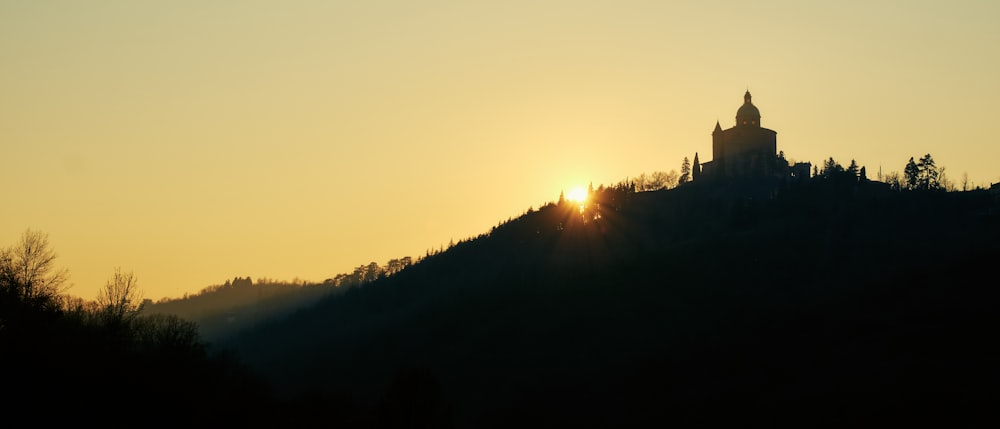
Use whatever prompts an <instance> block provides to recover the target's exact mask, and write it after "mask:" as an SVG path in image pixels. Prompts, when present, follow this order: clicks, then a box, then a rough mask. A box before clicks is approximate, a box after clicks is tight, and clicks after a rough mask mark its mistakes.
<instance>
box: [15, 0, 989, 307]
mask: <svg viewBox="0 0 1000 429" xmlns="http://www.w3.org/2000/svg"><path fill="white" fill-rule="evenodd" d="M998 21H1000V2H997V1H952V2H942V1H934V2H930V1H857V2H851V1H847V2H802V1H758V2H744V1H699V2H671V1H624V0H616V1H586V0H577V1H503V2H498V1H490V2H473V1H455V2H443V1H281V2H278V1H249V0H240V1H223V0H214V1H204V0H200V1H161V2H140V1H104V0H101V1H65V2H63V1H45V0H30V1H16V0H8V1H4V2H0V183H3V187H2V194H3V195H2V197H0V201H2V204H0V246H8V245H11V244H13V243H14V242H16V241H17V239H18V238H19V236H20V235H21V233H22V232H24V230H25V229H28V228H31V229H35V230H40V231H43V232H45V233H48V235H49V240H50V244H51V245H52V247H53V248H54V249H55V250H56V252H57V253H58V254H59V258H58V259H57V262H58V264H59V266H61V267H66V268H68V269H69V274H70V282H71V283H73V287H72V288H71V289H70V290H69V293H70V294H71V295H75V296H79V297H82V298H86V299H93V298H94V297H96V295H97V291H98V289H99V288H100V287H101V286H102V285H103V284H104V282H105V281H106V280H107V279H108V278H109V277H110V276H111V275H112V274H113V272H114V269H115V268H116V267H121V268H123V269H125V270H132V271H134V273H135V274H136V275H137V277H138V279H139V284H140V286H141V287H142V289H143V290H144V292H145V295H146V297H148V298H152V299H154V300H157V299H160V298H164V297H179V296H181V295H183V294H184V293H186V292H187V293H194V292H197V291H198V290H200V289H202V288H204V287H205V286H208V285H212V284H220V283H223V282H224V281H226V280H227V279H231V278H233V277H237V276H239V277H246V276H250V277H252V278H253V279H257V278H260V277H267V278H273V279H278V280H292V279H294V278H296V277H297V278H300V279H305V280H310V281H322V280H323V279H324V278H327V277H331V276H333V275H335V274H337V273H342V272H349V271H351V270H352V269H353V268H354V267H355V266H358V265H361V264H367V263H368V262H372V261H375V262H378V263H380V264H384V263H385V262H386V261H387V260H388V259H390V258H397V257H402V256H413V257H418V256H421V255H423V254H424V253H425V251H426V250H427V249H429V248H437V247H439V246H441V245H447V243H448V242H449V240H452V239H454V240H455V241H458V240H460V239H463V238H467V237H470V236H474V235H477V234H480V233H483V232H487V231H488V230H489V229H490V227H492V226H494V225H496V224H498V223H499V222H501V221H503V220H506V219H507V218H510V217H516V216H518V215H520V214H521V213H523V212H524V211H525V210H527V209H528V208H529V207H538V206H540V205H542V204H544V203H546V202H549V201H553V200H555V199H556V198H558V195H559V192H560V191H563V190H566V191H568V190H569V189H571V188H573V187H575V186H586V185H587V184H588V183H593V184H594V186H595V187H596V186H598V185H600V184H606V185H610V184H614V183H617V182H619V181H621V180H624V179H626V178H627V177H630V176H636V175H638V174H640V173H651V172H653V171H658V170H662V171H669V170H679V169H680V165H681V161H682V159H683V158H684V157H689V158H693V156H694V154H695V152H698V153H699V157H700V159H701V161H702V162H705V161H709V160H711V135H710V134H711V132H712V129H713V128H714V126H715V122H716V120H718V121H720V122H721V124H722V126H723V128H728V127H731V126H733V123H734V116H735V114H736V109H737V108H738V107H739V106H740V104H741V103H742V102H743V93H744V92H745V91H746V90H747V89H749V90H750V92H751V93H752V94H753V101H754V104H755V105H756V106H757V107H758V108H759V109H760V111H761V115H762V125H763V126H764V127H767V128H770V129H773V130H775V131H777V133H778V137H777V138H778V140H777V142H778V149H780V150H783V151H784V152H785V154H786V156H787V157H788V158H791V159H792V160H795V161H809V162H812V163H814V164H816V163H821V162H822V161H823V160H824V159H826V158H829V157H833V158H834V159H836V160H837V161H839V162H841V163H842V164H844V165H847V164H848V163H850V161H851V159H855V160H857V162H858V163H859V164H860V165H864V166H866V167H867V171H868V175H869V176H870V177H875V176H876V175H877V172H878V171H879V169H880V168H881V169H882V170H883V171H884V172H888V171H902V169H903V165H904V164H905V163H906V161H907V160H908V159H909V158H910V157H911V156H912V157H916V158H919V157H920V156H922V155H924V154H926V153H930V154H931V155H932V156H933V157H934V159H935V160H936V161H937V164H938V165H939V166H943V167H945V171H946V174H947V176H948V177H949V178H950V179H951V180H953V181H955V182H958V181H960V180H961V178H962V175H963V174H967V177H968V180H969V181H971V182H972V183H974V184H975V185H981V186H989V185H990V184H991V183H995V182H1000V167H998V160H1000V134H998V133H997V131H996V130H994V129H993V127H994V126H995V125H996V123H997V116H998V115H1000V78H998V76H1000V49H998V46H1000V25H998V24H997V22H998Z"/></svg>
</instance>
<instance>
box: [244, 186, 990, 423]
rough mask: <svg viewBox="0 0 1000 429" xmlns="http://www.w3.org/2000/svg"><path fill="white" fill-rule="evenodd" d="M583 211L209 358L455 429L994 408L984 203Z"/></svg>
mask: <svg viewBox="0 0 1000 429" xmlns="http://www.w3.org/2000/svg"><path fill="white" fill-rule="evenodd" d="M774 195H777V196H774ZM598 201H600V202H601V205H600V208H599V209H598V208H592V209H589V210H587V211H586V212H585V213H583V214H581V212H580V210H579V209H578V208H577V207H572V206H569V205H550V206H546V207H543V208H542V209H540V210H538V211H533V212H530V213H528V214H526V215H524V216H522V217H521V218H518V219H515V220H513V221H511V222H508V223H505V224H503V225H501V226H499V227H497V228H495V229H494V230H493V231H491V233H489V234H485V235H483V236H481V237H478V238H476V239H474V240H469V241H465V242H462V243H459V244H458V245H456V246H455V247H453V248H451V249H450V250H448V251H447V252H445V253H443V254H440V255H436V256H433V257H430V258H426V259H424V260H423V261H421V262H420V263H418V264H416V265H414V266H412V267H410V268H407V269H405V270H403V271H402V272H400V273H398V274H396V275H394V276H392V277H389V278H386V279H382V280H379V281H376V282H374V283H371V284H369V285H368V286H366V287H363V288H357V289H353V290H349V291H347V292H346V293H344V294H342V295H340V296H335V297H331V298H329V299H326V300H323V301H321V302H320V303H319V304H318V305H316V306H314V307H310V308H309V309H306V310H302V311H299V312H297V313H295V314H294V315H292V316H291V317H288V318H287V319H284V320H282V321H277V322H275V323H272V324H269V325H266V326H263V327H261V328H259V329H256V330H254V331H252V332H250V333H248V334H247V335H244V336H242V337H240V338H236V339H234V340H233V341H232V342H231V343H229V344H228V345H229V346H230V347H232V348H234V349H235V350H237V351H238V352H239V353H240V354H241V356H242V357H243V358H244V359H245V361H246V362H247V363H248V364H249V365H251V366H252V367H254V368H256V369H258V370H259V371H261V372H262V373H264V374H266V375H267V376H269V377H270V378H271V379H272V380H273V381H274V382H275V383H276V385H277V386H278V387H279V388H281V389H282V390H283V391H285V392H288V393H289V394H299V393H301V392H312V393H313V394H316V395H320V396H321V397H330V398H332V397H334V396H332V395H348V396H351V397H354V398H358V399H359V400H361V401H366V402H371V403H375V402H376V401H379V400H380V399H386V398H385V397H383V394H384V393H385V392H388V393H385V394H386V395H388V399H386V400H385V401H383V403H390V404H391V403H394V402H393V401H396V402H407V399H406V398H410V401H409V402H407V403H408V404H410V405H408V406H411V407H416V408H417V409H420V410H422V412H425V413H430V414H433V415H437V416H444V417H442V419H446V420H452V421H454V422H455V424H456V425H457V426H459V427H510V426H524V425H539V424H542V425H545V424H552V425H556V426H567V425H570V424H573V425H578V426H592V427H612V426H613V427H621V426H628V425H633V424H634V425H640V426H645V425H649V424H657V425H663V424H679V425H683V426H710V425H714V424H719V423H752V424H754V425H764V426H812V427H815V426H831V427H843V426H848V425H850V426H858V425H862V426H870V425H875V424H880V423H892V424H899V423H901V422H907V421H912V422H921V423H927V422H928V421H932V420H934V419H938V420H940V421H941V422H951V423H955V419H959V420H961V419H966V420H972V419H977V418H981V417H985V416H986V415H987V413H988V410H989V409H990V408H989V407H990V406H991V405H992V403H993V401H994V400H995V399H997V398H996V394H995V393H994V388H995V386H996V385H997V384H996V383H997V381H998V373H997V370H996V369H995V368H994V367H993V363H994V360H993V359H994V358H995V356H994V355H992V354H990V350H989V346H990V344H989V343H990V338H992V334H993V332H994V327H996V326H997V324H996V322H997V316H996V314H995V311H993V308H992V307H993V303H995V302H996V299H997V298H998V295H1000V293H998V292H997V288H996V286H997V280H996V271H995V268H993V267H992V265H991V263H992V262H993V261H996V260H997V256H1000V245H998V243H1000V240H998V238H1000V221H998V216H996V214H995V213H996V211H997V208H996V203H995V201H994V200H991V197H990V195H988V194H987V193H986V192H980V191H976V192H964V193H896V192H889V191H887V190H885V189H884V188H882V187H880V186H878V184H876V183H869V184H862V185H858V186H847V187H845V186H843V185H837V184H830V183H823V182H821V181H816V182H812V183H809V184H807V185H804V186H802V187H798V188H794V189H786V190H784V191H782V192H780V193H777V194H774V193H770V192H765V193H759V194H752V193H747V189H735V188H725V187H712V188H709V187H703V186H694V185H690V186H685V187H682V188H679V189H675V190H672V191H662V192H647V193H637V194H632V193H614V192H608V193H604V194H601V195H599V198H598ZM595 206H596V205H595ZM394 377H395V378H394ZM390 386H391V387H390ZM323 395H330V396H323ZM337 397H339V396H337ZM393 398H395V399H393ZM400 398H402V399H400ZM416 398H421V399H416ZM414 404H416V405H414ZM959 423H960V421H959Z"/></svg>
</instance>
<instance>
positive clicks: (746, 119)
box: [736, 91, 760, 127]
mask: <svg viewBox="0 0 1000 429" xmlns="http://www.w3.org/2000/svg"><path fill="white" fill-rule="evenodd" d="M736 125H737V126H741V125H751V126H758V127H759V126H760V110H757V106H754V105H753V103H751V102H750V91H747V93H746V94H744V95H743V105H742V106H740V109H739V110H737V111H736Z"/></svg>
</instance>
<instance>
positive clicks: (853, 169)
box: [845, 159, 859, 179]
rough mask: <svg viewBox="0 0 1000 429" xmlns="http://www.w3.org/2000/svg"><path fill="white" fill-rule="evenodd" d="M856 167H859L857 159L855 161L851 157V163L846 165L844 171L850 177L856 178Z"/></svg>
mask: <svg viewBox="0 0 1000 429" xmlns="http://www.w3.org/2000/svg"><path fill="white" fill-rule="evenodd" d="M858 169H859V167H858V163H857V161H855V160H853V159H852V160H851V164H850V165H848V166H847V170H845V172H846V173H847V174H848V176H849V177H851V178H852V179H857V177H858Z"/></svg>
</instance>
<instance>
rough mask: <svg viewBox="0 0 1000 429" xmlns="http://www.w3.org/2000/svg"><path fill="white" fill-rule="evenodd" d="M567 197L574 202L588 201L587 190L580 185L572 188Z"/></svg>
mask: <svg viewBox="0 0 1000 429" xmlns="http://www.w3.org/2000/svg"><path fill="white" fill-rule="evenodd" d="M566 199H568V200H570V201H572V202H574V203H578V204H583V203H585V202H587V190H586V189H584V188H582V187H580V186H577V187H575V188H573V189H570V191H569V193H568V194H566Z"/></svg>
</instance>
